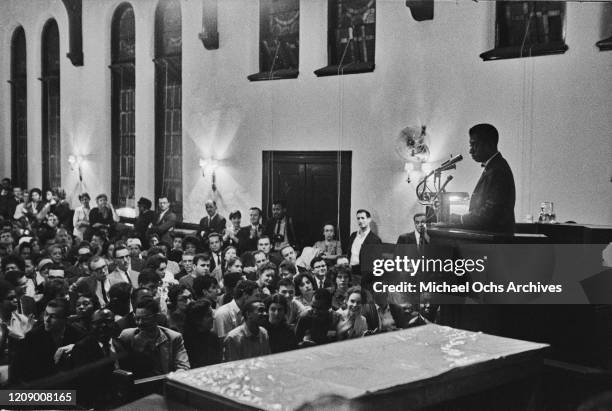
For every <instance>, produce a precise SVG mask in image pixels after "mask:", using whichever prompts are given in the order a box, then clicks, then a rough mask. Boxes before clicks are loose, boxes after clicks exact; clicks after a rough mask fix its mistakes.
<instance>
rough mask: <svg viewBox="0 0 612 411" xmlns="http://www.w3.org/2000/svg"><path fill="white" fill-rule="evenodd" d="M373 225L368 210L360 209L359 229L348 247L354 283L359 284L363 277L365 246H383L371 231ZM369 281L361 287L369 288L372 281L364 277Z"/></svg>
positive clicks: (350, 239) (351, 238)
mask: <svg viewBox="0 0 612 411" xmlns="http://www.w3.org/2000/svg"><path fill="white" fill-rule="evenodd" d="M371 223H372V215H371V214H370V212H369V211H368V210H364V209H360V210H357V226H358V227H359V229H358V230H357V231H355V232H354V233H352V234H351V236H350V237H349V246H348V251H349V253H348V258H349V262H350V265H351V270H352V273H353V283H354V284H357V283H358V281H357V280H359V279H361V276H362V275H363V274H362V273H361V255H360V254H361V252H362V249H363V245H365V244H382V241H381V239H380V238H379V237H378V236H377V235H376V234H374V233H373V232H372V231H371V230H370V224H371ZM363 276H364V279H365V277H368V278H367V281H365V282H364V281H363V280H362V281H361V285H362V286H363V287H364V288H368V285H369V284H367V283H368V282H369V281H370V280H371V279H370V278H369V277H370V276H367V275H363Z"/></svg>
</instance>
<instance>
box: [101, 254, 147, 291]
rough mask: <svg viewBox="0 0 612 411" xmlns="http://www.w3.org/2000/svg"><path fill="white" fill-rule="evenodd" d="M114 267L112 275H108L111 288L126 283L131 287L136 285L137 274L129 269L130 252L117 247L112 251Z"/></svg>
mask: <svg viewBox="0 0 612 411" xmlns="http://www.w3.org/2000/svg"><path fill="white" fill-rule="evenodd" d="M113 256H114V257H115V264H116V267H115V269H114V270H113V272H112V273H110V274H109V275H108V281H109V283H110V285H111V287H112V286H113V285H115V284H118V283H128V284H130V285H131V286H132V287H136V286H137V285H138V274H139V273H138V272H136V271H133V270H132V269H131V260H132V259H131V256H130V251H129V250H128V249H127V248H125V247H124V246H117V247H115V250H114V251H113Z"/></svg>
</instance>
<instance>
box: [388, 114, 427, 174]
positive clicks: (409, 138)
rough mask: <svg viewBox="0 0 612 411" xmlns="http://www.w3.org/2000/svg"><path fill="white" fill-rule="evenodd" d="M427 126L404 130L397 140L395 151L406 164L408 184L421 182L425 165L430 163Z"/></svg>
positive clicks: (411, 127)
mask: <svg viewBox="0 0 612 411" xmlns="http://www.w3.org/2000/svg"><path fill="white" fill-rule="evenodd" d="M427 138H428V134H427V126H409V127H406V128H404V129H402V130H401V131H400V133H399V135H398V136H397V138H396V140H395V151H397V154H399V155H400V157H402V158H403V159H404V160H405V161H406V163H405V164H404V171H405V172H406V182H407V183H410V182H411V181H416V180H419V179H420V178H421V177H422V176H423V175H424V171H423V164H424V163H426V162H427V161H429V147H428V146H427V144H426V140H427Z"/></svg>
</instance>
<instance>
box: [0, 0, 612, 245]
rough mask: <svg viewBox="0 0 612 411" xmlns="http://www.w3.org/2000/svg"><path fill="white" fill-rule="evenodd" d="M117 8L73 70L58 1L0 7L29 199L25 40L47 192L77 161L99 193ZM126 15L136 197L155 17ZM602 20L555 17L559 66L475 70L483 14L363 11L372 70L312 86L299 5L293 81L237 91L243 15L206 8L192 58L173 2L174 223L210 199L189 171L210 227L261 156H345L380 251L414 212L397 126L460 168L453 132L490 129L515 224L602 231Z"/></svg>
mask: <svg viewBox="0 0 612 411" xmlns="http://www.w3.org/2000/svg"><path fill="white" fill-rule="evenodd" d="M118 4H119V2H118V1H115V0H113V1H103V0H85V1H84V2H83V10H84V12H83V27H84V54H85V66H84V67H73V66H72V65H71V63H70V61H69V60H68V59H67V58H65V57H63V56H65V54H66V52H67V48H68V38H67V26H66V13H65V10H64V8H63V5H62V4H61V2H60V1H59V0H51V1H45V0H7V1H3V2H2V3H1V4H0V23H1V27H2V30H1V32H0V36H2V37H1V41H0V45H1V47H2V48H1V49H0V65H1V67H2V70H1V72H0V76H2V77H3V78H0V83H1V84H5V86H2V87H3V92H2V97H1V100H0V101H1V102H2V105H3V107H5V108H4V109H2V110H1V112H0V130H1V132H2V135H3V138H4V140H5V144H4V145H3V147H6V150H5V151H4V153H3V155H2V156H1V157H0V161H2V162H3V163H2V165H1V167H0V171H2V172H3V173H4V174H7V175H8V173H9V172H10V164H9V159H10V154H7V153H10V150H9V147H10V138H9V136H10V111H9V109H8V107H9V101H10V100H9V88H8V86H6V83H5V80H6V79H8V76H9V73H10V70H9V69H8V67H9V63H10V62H9V58H8V56H9V55H10V47H9V46H10V37H11V34H12V30H13V29H14V27H16V25H17V24H18V23H19V24H23V25H24V28H25V32H26V39H27V43H28V64H29V71H28V80H29V85H28V87H29V90H28V97H29V109H30V112H29V113H28V132H29V149H28V154H29V156H30V157H29V158H30V159H32V161H31V166H30V169H29V173H30V174H29V178H30V186H35V185H39V184H40V181H41V177H40V176H39V174H40V167H39V164H40V163H39V161H40V82H39V81H38V80H37V78H38V77H39V76H40V32H41V30H42V26H43V24H44V22H45V21H46V19H47V18H48V17H49V16H51V15H53V16H55V17H56V18H57V20H58V23H59V26H60V36H61V47H62V49H61V55H62V60H61V61H62V66H61V70H62V74H61V75H62V82H61V87H62V89H61V93H62V94H61V95H62V100H61V104H62V136H63V140H62V157H63V158H64V160H63V162H62V165H63V166H64V170H63V173H62V178H63V181H64V182H65V183H64V186H65V187H66V188H67V190H68V191H70V190H72V189H73V188H74V187H75V184H76V174H75V173H73V172H71V171H70V168H69V167H68V163H67V161H66V159H67V156H68V155H69V154H71V153H75V154H80V155H83V156H85V163H84V165H83V171H84V179H85V183H86V184H87V189H88V190H89V191H90V193H92V194H94V195H95V194H96V193H98V192H102V191H106V192H109V191H110V169H109V167H108V165H109V164H110V129H111V128H110V108H109V102H110V73H109V69H108V67H107V66H108V64H109V63H110V51H109V50H110V48H109V47H110V46H109V42H110V21H111V17H112V13H113V11H114V9H115V7H116V6H117V5H118ZM132 5H133V6H134V10H135V16H136V46H137V55H136V67H137V77H136V107H137V108H136V136H137V137H136V138H137V143H136V144H137V164H138V165H139V166H138V168H137V171H136V192H137V197H139V196H141V195H144V196H148V197H149V198H152V197H153V194H152V193H153V188H154V180H153V178H154V168H153V161H152V160H153V141H154V140H153V137H154V121H153V112H154V101H153V96H154V89H153V80H154V67H153V63H152V61H151V60H152V58H153V26H154V11H155V6H156V2H154V1H150V0H136V1H133V2H132ZM610 7H611V6H610V5H606V4H601V3H568V6H567V30H566V41H567V44H568V45H569V51H568V52H566V53H565V54H563V55H555V56H548V57H535V58H524V59H512V60H505V61H494V62H483V61H482V60H481V59H480V58H479V57H478V55H479V54H480V53H482V52H483V51H486V50H488V49H490V48H492V47H493V30H494V27H493V22H494V21H493V19H494V4H492V3H489V2H478V3H477V2H467V1H466V2H437V3H436V5H435V18H434V20H433V21H427V22H416V21H414V20H413V19H412V17H411V15H410V11H409V9H408V8H406V7H405V5H404V1H399V0H378V2H377V14H378V15H377V40H376V43H377V44H376V70H375V71H374V72H373V73H367V74H359V75H348V76H342V77H336V76H332V77H326V78H317V77H316V76H315V75H314V74H313V71H314V70H316V69H318V68H320V67H322V66H324V65H326V62H327V56H326V24H327V17H326V13H327V1H326V0H307V1H302V4H301V16H300V21H301V26H300V38H301V46H300V76H299V77H298V78H297V79H295V80H280V81H264V82H256V83H251V82H249V81H248V80H247V79H246V76H247V75H249V74H252V73H254V72H256V71H257V70H258V61H257V59H258V45H257V36H258V25H259V18H258V2H257V1H253V0H222V1H220V2H219V32H220V48H219V50H214V51H209V50H205V49H204V47H203V46H202V43H201V42H200V40H199V39H198V37H197V35H198V33H199V32H200V31H201V21H202V19H201V10H202V2H201V1H196V0H182V13H183V153H184V156H183V175H184V180H183V191H184V201H185V206H184V207H185V208H184V212H185V220H187V221H198V220H199V218H200V217H201V216H202V214H203V202H204V201H205V199H207V198H209V197H210V196H211V195H212V192H211V189H210V176H206V177H205V178H203V177H202V173H201V171H200V169H199V165H198V162H199V159H200V158H207V157H209V156H211V155H212V156H214V157H216V158H217V159H218V160H220V163H219V164H220V165H219V168H218V169H217V185H218V187H219V197H218V198H217V200H218V202H219V203H220V205H221V208H222V210H223V211H224V212H226V211H227V210H229V209H234V208H238V209H242V210H244V211H246V209H247V207H249V206H251V205H255V204H260V203H261V177H262V176H261V151H262V150H338V149H341V150H352V151H353V178H352V198H351V205H352V209H353V212H354V211H355V210H356V209H357V208H367V209H370V210H371V211H372V213H373V216H374V220H375V221H376V222H377V228H378V231H379V234H381V236H382V238H383V239H384V240H387V241H393V240H395V238H396V237H397V235H398V234H399V233H400V232H402V231H406V230H407V229H409V228H410V227H409V226H410V218H409V216H410V215H411V214H412V213H413V212H415V211H417V210H418V209H420V206H419V205H418V204H416V196H415V194H414V188H415V187H414V184H407V183H406V182H405V173H404V172H403V161H402V160H401V159H400V158H399V157H398V156H397V155H396V154H395V150H394V140H395V137H396V136H397V134H398V132H399V131H400V130H401V129H402V128H404V127H406V126H408V125H413V124H414V125H417V124H426V125H427V127H428V131H429V133H430V135H431V141H430V146H431V149H432V153H433V155H432V160H441V159H442V158H444V157H446V156H448V154H450V153H463V154H464V155H466V154H467V130H468V129H469V127H470V126H472V125H474V124H475V123H479V122H490V123H493V124H495V125H496V126H497V127H498V129H499V131H500V136H501V142H500V149H501V151H502V153H503V154H504V156H505V157H506V158H507V159H508V161H509V162H510V164H511V166H512V168H513V170H514V173H515V179H516V185H517V205H516V209H515V210H516V216H517V219H519V220H521V219H523V217H524V215H525V214H527V213H531V214H536V213H537V210H538V204H539V202H541V201H545V200H548V201H554V202H555V205H556V210H557V216H558V218H559V219H560V220H569V219H572V220H577V221H579V222H585V223H602V224H612V206H611V205H612V184H611V181H610V180H611V178H612V137H611V133H610V130H611V129H612V127H611V126H612V119H611V118H612V116H610V114H611V113H610V107H611V103H612V70H610V69H611V68H612V52H599V51H598V49H597V48H596V47H595V46H594V44H595V42H596V41H598V40H600V39H601V38H603V35H602V32H604V31H605V30H604V29H602V25H604V23H605V22H607V24H608V27H609V24H610V23H611V21H610V18H607V20H606V19H604V18H602V16H610V15H611V13H610V12H609V11H608V8H610ZM480 170H481V169H480V167H479V166H478V164H476V163H474V162H473V161H471V160H470V159H467V160H466V161H464V162H462V163H461V164H459V167H458V170H457V171H456V172H455V173H454V175H455V180H454V181H453V182H452V183H451V184H450V185H449V189H452V190H454V191H471V190H472V189H473V186H474V184H475V183H476V180H477V179H478V175H479V173H480Z"/></svg>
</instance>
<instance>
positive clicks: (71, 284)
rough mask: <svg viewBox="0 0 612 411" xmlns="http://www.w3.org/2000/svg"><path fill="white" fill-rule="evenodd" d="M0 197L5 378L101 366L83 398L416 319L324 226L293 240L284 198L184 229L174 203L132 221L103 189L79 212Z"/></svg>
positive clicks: (6, 194)
mask: <svg viewBox="0 0 612 411" xmlns="http://www.w3.org/2000/svg"><path fill="white" fill-rule="evenodd" d="M41 194H42V192H41V190H39V189H36V188H34V189H31V190H29V192H28V191H27V190H25V189H21V188H17V187H11V186H10V181H8V180H7V179H5V180H3V181H2V193H1V195H0V260H1V272H0V299H1V303H0V310H1V311H0V346H1V348H2V364H3V365H2V367H1V368H0V370H1V371H0V383H1V384H2V385H4V386H26V385H28V384H34V385H35V384H36V381H39V380H40V379H44V378H47V377H50V376H53V375H55V374H57V373H66V372H71V371H74V370H78V369H80V368H83V367H85V368H87V367H90V368H91V367H92V365H91V364H97V363H100V367H99V368H96V371H95V372H90V373H89V374H88V373H84V374H83V375H84V377H83V378H80V379H79V389H80V390H82V393H84V394H83V395H82V396H81V397H80V398H81V400H82V401H84V402H87V401H90V403H94V404H100V403H102V404H104V401H105V400H107V398H106V396H107V395H108V393H107V392H106V390H103V391H105V392H103V393H101V392H99V391H100V390H96V389H94V388H93V387H95V386H96V381H105V380H106V379H107V378H110V377H109V374H110V373H112V372H113V371H115V370H117V369H122V370H126V371H130V372H132V373H133V374H134V376H135V378H144V377H151V376H156V375H163V374H166V373H168V372H171V371H178V370H186V369H189V368H193V367H201V366H206V365H211V364H216V363H219V362H222V361H233V360H240V359H245V358H249V357H253V356H259V355H266V354H269V353H278V352H283V351H287V350H293V349H299V348H301V347H308V346H312V345H317V344H326V343H330V342H333V341H339V340H344V339H350V338H361V337H364V336H367V335H371V334H374V333H378V332H385V331H392V330H396V329H400V328H405V327H408V326H409V324H411V323H415V322H414V321H411V319H413V318H412V315H413V314H414V313H411V312H410V308H409V307H402V306H399V305H397V304H393V303H390V302H389V301H387V299H386V296H385V295H382V294H380V293H375V294H374V293H371V292H369V291H367V290H365V289H362V288H361V287H360V285H359V284H353V281H352V280H353V278H354V276H353V273H352V272H351V265H350V264H349V258H347V256H346V255H344V254H343V252H342V248H341V245H340V242H339V241H338V240H337V239H335V228H334V226H333V225H331V224H327V225H325V226H324V227H323V228H322V240H321V241H319V242H317V243H316V244H314V245H311V246H309V248H308V250H306V249H300V248H297V239H298V238H297V236H298V234H299V233H295V231H294V228H293V223H292V221H291V219H290V218H289V217H288V216H287V214H286V209H285V207H284V205H283V204H282V202H275V206H274V218H273V219H271V220H270V221H268V222H265V223H264V222H263V221H262V212H261V210H260V209H259V208H258V207H252V208H250V209H249V224H248V225H246V226H241V213H240V211H234V212H232V213H231V214H230V215H229V223H227V225H228V226H227V227H225V224H226V220H225V218H223V217H222V216H220V215H219V213H218V211H217V207H216V204H215V203H214V201H208V202H207V203H206V212H207V216H206V217H204V218H203V219H202V221H201V222H200V227H201V230H200V231H198V232H197V233H195V234H194V235H189V236H186V237H185V236H181V235H178V234H177V233H176V232H175V231H173V229H172V228H173V223H174V224H176V216H174V215H173V213H172V211H171V207H170V206H169V204H168V202H167V199H165V198H162V199H160V203H159V206H160V207H159V211H158V212H152V211H151V210H150V208H151V205H152V204H151V201H149V200H147V199H145V198H141V199H140V200H139V202H138V207H139V209H140V213H139V217H138V218H137V219H136V221H135V223H134V225H133V227H131V226H128V225H124V224H121V223H120V222H119V218H118V216H117V212H116V211H115V209H114V208H113V206H112V205H111V204H109V202H108V197H107V196H106V195H104V194H100V195H97V197H96V204H97V206H96V207H94V208H90V206H89V201H90V196H89V195H88V194H87V193H82V194H81V195H80V196H79V200H80V202H81V206H79V207H78V208H77V209H76V210H74V211H73V210H71V209H70V207H69V205H68V203H67V202H66V199H65V193H64V191H63V190H61V189H54V190H49V191H47V193H46V195H45V196H44V197H43V196H42V195H41Z"/></svg>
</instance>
